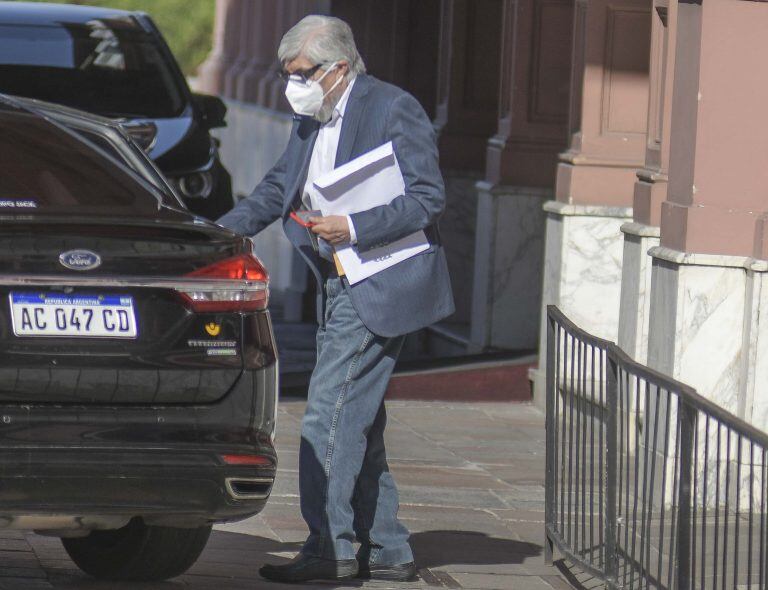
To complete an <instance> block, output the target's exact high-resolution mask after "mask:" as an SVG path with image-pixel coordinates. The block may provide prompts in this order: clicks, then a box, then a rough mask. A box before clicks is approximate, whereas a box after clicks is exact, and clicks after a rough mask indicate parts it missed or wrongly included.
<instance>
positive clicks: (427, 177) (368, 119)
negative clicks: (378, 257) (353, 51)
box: [218, 74, 454, 337]
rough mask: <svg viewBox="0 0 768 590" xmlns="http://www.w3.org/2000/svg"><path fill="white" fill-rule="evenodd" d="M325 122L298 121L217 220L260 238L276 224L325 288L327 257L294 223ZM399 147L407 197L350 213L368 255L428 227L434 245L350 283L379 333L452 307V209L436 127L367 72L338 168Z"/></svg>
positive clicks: (403, 95)
mask: <svg viewBox="0 0 768 590" xmlns="http://www.w3.org/2000/svg"><path fill="white" fill-rule="evenodd" d="M318 129H319V124H318V123H317V122H316V121H315V120H314V119H310V118H306V117H295V118H294V123H293V128H292V130H291V136H290V140H289V141H288V146H287V147H286V149H285V152H284V153H283V155H282V156H281V157H280V159H279V160H278V161H277V163H276V164H275V166H274V167H273V168H272V170H270V171H269V172H268V173H267V175H266V176H265V177H264V180H262V181H261V183H260V184H259V185H258V186H257V187H256V188H255V189H254V191H253V192H252V193H251V194H250V195H249V196H248V197H246V198H245V199H243V200H242V201H240V202H239V203H238V204H237V206H236V207H235V208H234V209H232V211H230V212H229V213H227V214H226V215H224V216H223V217H222V218H221V219H219V220H218V223H219V224H221V225H223V226H224V227H227V228H230V229H232V230H233V231H235V232H238V233H241V234H244V235H253V234H256V233H258V232H259V231H261V230H262V229H264V228H265V227H267V226H268V225H269V224H270V223H272V222H273V221H275V220H276V219H278V218H282V220H283V228H284V230H285V234H286V235H287V236H288V239H289V240H290V241H291V242H292V243H293V245H294V246H295V247H296V248H297V249H298V250H299V252H300V253H301V255H302V256H303V258H304V259H305V260H306V262H307V264H308V265H309V267H310V269H311V270H312V272H313V274H314V275H315V277H316V279H317V280H318V282H320V281H321V280H322V277H321V271H320V258H319V257H318V255H317V253H316V252H315V251H314V249H313V248H312V245H311V243H310V240H309V237H308V235H307V231H306V229H305V228H303V227H301V226H300V225H298V224H297V223H296V222H294V221H293V220H291V219H290V217H289V213H290V211H291V206H292V205H294V206H297V207H298V205H299V204H300V195H301V191H302V190H303V186H304V183H305V182H306V178H307V169H308V168H309V160H310V157H311V155H312V148H313V146H314V143H315V139H316V137H317V132H318ZM388 141H392V143H393V145H394V149H395V154H396V155H397V160H398V163H399V164H400V169H401V171H402V173H403V178H404V179H405V194H403V195H401V196H399V197H396V198H395V199H394V200H393V201H392V202H391V203H390V204H389V205H384V206H380V207H375V208H373V209H369V210H367V211H362V212H360V213H354V214H352V221H353V223H354V225H355V232H356V234H357V248H358V249H359V250H360V251H366V250H370V249H372V248H376V247H379V246H383V245H386V244H388V243H390V242H393V241H395V240H398V239H400V238H403V237H405V236H407V235H409V234H412V233H413V232H415V231H418V230H420V229H423V230H425V231H426V233H427V236H428V238H429V240H430V243H431V246H430V248H429V249H428V250H426V251H425V252H423V253H421V254H418V255H416V256H414V257H412V258H409V259H408V260H405V261H403V262H400V263H399V264H396V265H394V266H392V267H390V268H388V269H386V270H384V271H382V272H380V273H377V274H375V275H373V276H371V277H369V278H367V279H365V280H363V281H361V282H359V283H357V284H355V285H352V286H350V285H349V284H347V283H346V282H345V285H346V288H347V289H348V292H349V294H350V298H351V300H352V304H353V305H354V307H355V310H356V311H357V313H358V315H359V316H360V319H361V320H362V321H363V323H364V324H365V325H366V327H367V328H368V329H369V330H370V331H371V332H373V333H374V334H378V335H380V336H386V337H392V336H399V335H402V334H406V333H408V332H413V331H415V330H418V329H421V328H423V327H425V326H428V325H430V324H433V323H434V322H436V321H438V320H441V319H443V318H445V317H447V316H449V315H450V314H452V313H453V311H454V304H453V295H452V293H451V283H450V279H449V277H448V266H447V263H446V259H445V252H444V250H443V247H442V245H441V243H440V236H439V232H438V229H437V220H438V218H439V217H440V215H441V214H442V212H443V210H444V208H445V187H444V185H443V178H442V175H441V174H440V168H439V166H438V156H437V146H436V143H435V136H434V132H433V129H432V124H431V122H430V121H429V119H428V118H427V115H426V113H424V110H423V109H422V108H421V105H420V104H419V103H418V102H417V101H416V99H415V98H413V97H412V96H411V95H410V94H408V93H407V92H405V91H403V90H401V89H400V88H397V87H396V86H392V85H391V84H387V83H385V82H382V81H380V80H377V79H376V78H373V77H372V76H367V75H364V74H361V75H359V76H358V77H357V80H356V81H355V85H354V86H353V87H352V91H351V93H350V95H349V102H348V103H347V107H346V110H345V113H344V118H343V120H342V127H341V136H340V138H339V146H338V150H337V152H336V166H337V167H338V166H340V165H342V164H345V163H347V162H349V161H350V160H352V159H354V158H356V157H358V156H360V155H362V154H364V153H365V152H368V151H370V150H372V149H374V148H377V147H379V146H380V145H382V144H384V143H387V142H388ZM318 292H319V293H320V294H321V295H319V296H318V321H319V322H320V323H322V321H323V313H322V310H323V301H322V293H323V289H322V288H320V289H318Z"/></svg>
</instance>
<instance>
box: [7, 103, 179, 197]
mask: <svg viewBox="0 0 768 590" xmlns="http://www.w3.org/2000/svg"><path fill="white" fill-rule="evenodd" d="M0 96H1V95H0ZM5 98H6V99H7V100H8V101H12V102H14V103H15V104H17V105H19V106H21V107H23V108H25V109H28V110H30V111H34V112H35V113H37V114H39V115H42V116H43V117H49V118H51V119H53V121H55V122H56V123H59V124H60V125H63V126H64V127H66V128H67V129H69V130H70V131H73V132H74V133H76V134H77V135H79V136H80V137H82V138H83V139H85V140H86V141H88V142H89V143H91V144H93V146H94V147H95V148H96V149H100V150H102V151H103V152H104V153H105V154H107V155H108V156H110V157H112V158H113V159H115V160H116V161H117V162H118V163H119V164H121V165H123V166H127V167H128V168H130V169H131V170H133V171H134V172H136V173H137V174H138V175H139V176H141V177H142V178H143V179H144V180H146V181H147V182H149V183H150V184H152V185H153V186H154V187H155V188H156V189H157V190H159V191H160V192H161V193H162V195H163V197H164V199H163V201H164V203H165V204H166V205H169V206H170V207H174V208H181V209H186V208H187V207H186V204H185V203H184V201H183V199H182V198H181V197H180V196H179V195H178V193H177V192H176V189H174V188H173V186H171V185H170V184H169V182H168V180H167V179H166V177H165V176H164V175H163V174H162V173H161V172H160V170H159V169H158V168H157V166H156V165H155V163H154V162H153V161H152V160H151V159H150V158H149V157H148V156H147V154H146V153H145V152H144V151H143V150H142V149H141V148H140V147H139V146H138V145H137V144H136V142H135V141H134V140H133V139H132V138H131V136H130V135H129V134H128V133H127V132H126V130H125V128H124V127H123V125H122V124H121V123H119V122H117V121H115V120H114V119H109V118H106V117H101V116H99V115H94V114H93V113H86V112H85V111H80V110H77V109H73V108H70V107H66V106H63V105H60V104H54V103H51V102H45V101H42V100H37V99H33V98H22V97H19V96H5Z"/></svg>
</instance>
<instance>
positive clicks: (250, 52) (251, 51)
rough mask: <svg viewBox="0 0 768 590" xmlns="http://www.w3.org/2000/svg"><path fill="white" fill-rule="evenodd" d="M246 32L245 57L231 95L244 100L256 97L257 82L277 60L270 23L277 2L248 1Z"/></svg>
mask: <svg viewBox="0 0 768 590" xmlns="http://www.w3.org/2000/svg"><path fill="white" fill-rule="evenodd" d="M248 6H249V13H248V15H247V18H248V23H249V27H248V29H249V30H248V34H247V35H246V36H245V40H244V41H245V47H246V48H247V51H246V56H247V59H246V61H245V63H244V64H243V66H242V68H241V69H240V72H239V73H238V76H237V79H236V80H235V91H234V96H235V97H236V98H237V100H240V101H243V102H251V103H255V102H258V100H259V82H260V81H261V79H262V78H264V77H265V76H266V75H267V74H268V73H269V72H270V68H272V67H273V66H274V65H275V63H276V62H277V43H278V40H277V39H276V34H275V31H274V29H273V27H272V26H271V25H272V24H273V23H274V22H275V20H276V18H277V17H276V13H277V11H278V8H279V5H278V4H277V3H276V2H273V1H272V0H249V1H248Z"/></svg>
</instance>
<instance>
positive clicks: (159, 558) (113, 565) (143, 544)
mask: <svg viewBox="0 0 768 590" xmlns="http://www.w3.org/2000/svg"><path fill="white" fill-rule="evenodd" d="M210 534H211V527H210V526H205V527H200V528H194V529H183V528H176V527H165V526H148V525H146V524H144V522H143V521H142V520H141V519H140V518H134V519H133V520H131V522H129V523H128V524H127V525H126V526H124V527H123V528H120V529H117V530H113V531H93V532H91V534H89V535H88V536H87V537H79V538H63V539H62V540H61V542H62V543H63V545H64V549H65V550H66V551H67V553H68V554H69V556H70V557H71V558H72V561H74V562H75V564H76V565H77V567H79V568H80V569H81V570H83V571H84V572H85V573H86V574H88V575H90V576H93V577H94V578H99V579H105V580H130V581H159V580H167V579H168V578H173V577H175V576H178V575H180V574H182V573H184V572H185V571H187V570H188V569H189V568H190V567H191V566H192V564H193V563H195V561H196V560H197V558H198V557H199V556H200V553H202V551H203V549H204V548H205V544H206V543H207V541H208V537H209V536H210Z"/></svg>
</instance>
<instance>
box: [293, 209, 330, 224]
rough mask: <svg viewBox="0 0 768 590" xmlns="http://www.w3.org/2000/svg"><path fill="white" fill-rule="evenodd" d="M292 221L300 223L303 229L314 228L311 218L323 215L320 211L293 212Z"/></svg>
mask: <svg viewBox="0 0 768 590" xmlns="http://www.w3.org/2000/svg"><path fill="white" fill-rule="evenodd" d="M290 215H291V219H293V220H294V221H295V222H296V223H298V224H299V225H300V226H302V227H312V226H313V225H315V224H314V223H312V222H311V221H309V218H310V217H320V216H321V215H322V213H321V212H320V211H299V212H296V211H291V213H290Z"/></svg>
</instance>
